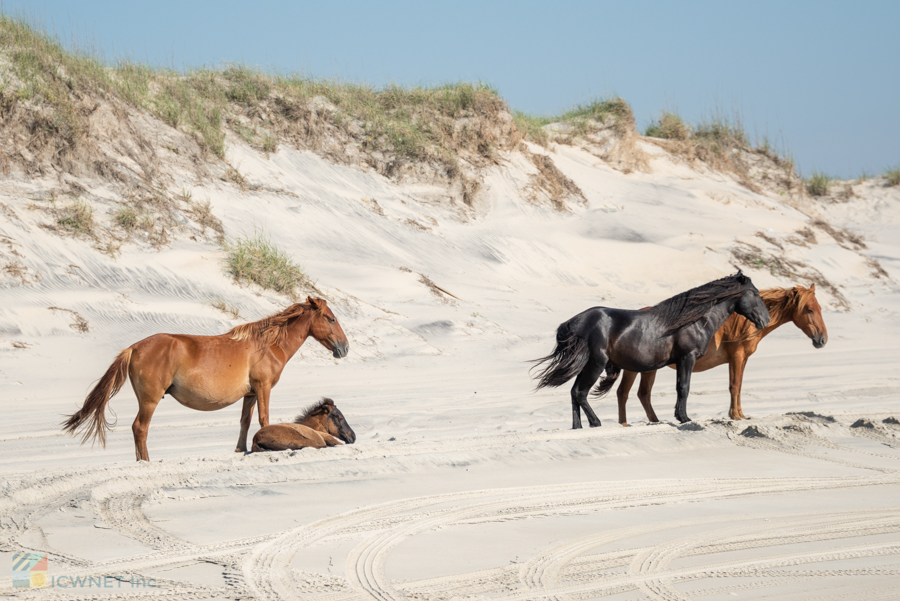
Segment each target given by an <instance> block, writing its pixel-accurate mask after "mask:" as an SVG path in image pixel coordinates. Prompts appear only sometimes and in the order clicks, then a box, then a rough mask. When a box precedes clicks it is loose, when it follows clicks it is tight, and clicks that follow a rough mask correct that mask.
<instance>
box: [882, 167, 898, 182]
mask: <svg viewBox="0 0 900 601" xmlns="http://www.w3.org/2000/svg"><path fill="white" fill-rule="evenodd" d="M884 177H885V179H886V180H887V185H888V186H898V185H900V167H897V168H896V169H888V170H887V171H885V172H884Z"/></svg>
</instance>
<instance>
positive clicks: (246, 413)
mask: <svg viewBox="0 0 900 601" xmlns="http://www.w3.org/2000/svg"><path fill="white" fill-rule="evenodd" d="M254 405H256V396H255V395H247V396H245V397H244V408H243V409H242V410H241V433H240V435H238V442H237V447H236V448H235V449H234V452H235V453H246V452H247V432H248V431H249V430H250V420H251V419H253V406H254Z"/></svg>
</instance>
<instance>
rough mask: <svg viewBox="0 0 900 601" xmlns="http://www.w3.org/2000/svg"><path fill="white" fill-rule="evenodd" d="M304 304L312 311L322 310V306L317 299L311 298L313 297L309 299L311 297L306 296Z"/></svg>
mask: <svg viewBox="0 0 900 601" xmlns="http://www.w3.org/2000/svg"><path fill="white" fill-rule="evenodd" d="M306 302H308V303H309V306H310V307H312V308H313V310H315V311H321V310H322V305H321V303H320V302H319V299H317V298H313V297H311V296H307V297H306Z"/></svg>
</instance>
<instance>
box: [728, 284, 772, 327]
mask: <svg viewBox="0 0 900 601" xmlns="http://www.w3.org/2000/svg"><path fill="white" fill-rule="evenodd" d="M736 277H737V279H738V282H739V283H741V284H742V285H743V286H744V292H743V293H742V294H741V295H740V296H739V297H738V300H737V305H735V308H734V312H735V313H737V314H738V315H743V316H744V317H746V318H747V319H749V320H750V322H751V323H752V324H753V325H755V326H756V328H757V329H759V330H761V329H763V328H764V327H766V326H767V325H769V310H768V309H767V308H766V304H765V303H764V302H763V300H762V298H761V297H760V296H759V290H757V289H756V286H754V285H753V282H751V281H750V278H748V277H747V276H745V275H744V274H743V273H741V272H740V271H738V272H737V276H736Z"/></svg>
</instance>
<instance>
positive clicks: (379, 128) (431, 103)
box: [0, 15, 506, 159]
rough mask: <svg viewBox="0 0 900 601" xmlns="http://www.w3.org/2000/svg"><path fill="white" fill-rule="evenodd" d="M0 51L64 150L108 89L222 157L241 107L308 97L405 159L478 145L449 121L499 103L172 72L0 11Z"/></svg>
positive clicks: (299, 109)
mask: <svg viewBox="0 0 900 601" xmlns="http://www.w3.org/2000/svg"><path fill="white" fill-rule="evenodd" d="M0 52H2V53H3V54H6V55H7V56H8V57H9V65H10V68H11V70H12V71H13V72H14V74H15V76H16V78H17V80H18V82H17V85H16V86H15V91H14V94H12V97H11V98H10V101H11V102H30V103H33V104H35V105H40V106H42V107H45V108H46V109H48V111H46V113H47V115H46V118H45V122H44V123H42V124H40V128H41V129H43V130H46V131H47V132H48V133H49V134H51V135H52V136H54V137H55V138H57V139H59V140H62V141H64V142H65V143H66V144H67V145H69V146H74V145H75V144H77V142H78V140H79V138H80V137H81V136H82V135H84V133H85V132H86V129H87V120H86V117H85V116H84V115H83V114H82V113H83V111H82V110H81V107H80V106H79V102H81V101H82V100H81V97H83V96H85V95H96V96H99V97H106V96H107V95H110V94H112V95H115V96H117V97H119V98H121V99H122V100H124V101H126V102H128V103H129V104H131V105H133V106H135V107H138V108H140V109H143V110H147V111H149V112H150V113H152V114H153V115H155V116H156V117H158V118H160V119H161V120H162V121H164V122H165V123H167V124H169V125H170V126H172V127H175V128H178V129H180V130H182V131H185V132H186V133H189V134H191V135H193V136H194V138H195V139H196V140H197V142H198V144H199V145H200V146H201V147H202V148H203V149H205V150H207V151H209V152H212V153H213V154H215V155H216V156H218V157H223V156H224V150H225V147H224V142H225V126H226V121H227V120H228V118H229V117H230V116H233V115H235V114H237V113H240V112H241V111H249V112H251V113H252V114H254V115H263V116H264V119H269V120H272V119H284V120H285V121H287V122H290V121H299V120H302V119H303V118H305V117H306V116H308V114H309V111H310V109H309V107H308V106H307V105H308V101H310V100H312V99H313V98H315V97H322V98H324V99H326V100H327V101H328V102H330V103H331V104H332V105H334V106H335V107H336V108H337V114H334V115H330V118H331V119H333V121H334V123H335V124H337V125H339V126H344V127H347V128H349V127H350V124H351V123H353V122H355V123H356V125H357V126H358V127H359V128H361V130H362V135H363V137H364V140H365V144H366V145H367V146H368V149H370V150H388V151H391V152H395V153H397V154H398V155H400V156H402V157H405V158H409V159H423V158H441V157H444V156H446V155H448V154H451V155H452V154H454V148H455V147H456V146H458V145H459V144H460V143H462V144H467V143H471V144H470V145H471V146H473V148H479V147H480V148H481V149H482V150H483V149H484V146H485V144H484V141H483V140H480V139H478V138H479V135H478V132H474V134H473V132H470V131H466V130H465V129H464V130H463V131H459V130H458V128H456V129H455V128H454V123H453V121H454V120H456V119H459V118H461V117H466V116H472V115H476V114H479V113H496V112H497V111H498V110H499V109H505V108H506V104H505V102H504V101H503V100H502V99H501V98H500V97H499V95H498V94H497V91H496V90H495V89H493V88H491V87H490V86H488V85H485V84H482V83H466V82H461V83H450V84H442V85H437V86H431V87H422V86H417V87H401V86H397V85H388V86H384V87H380V88H378V87H374V86H370V85H367V84H361V83H346V82H341V81H332V80H324V79H316V78H311V77H305V76H302V75H283V74H278V73H270V72H264V71H261V70H259V69H254V68H251V67H248V66H244V65H229V66H226V67H224V68H220V69H210V68H199V69H189V70H186V71H184V72H178V71H173V70H171V69H166V68H158V67H151V66H148V65H145V64H141V63H136V62H133V61H129V60H117V61H113V62H108V61H104V60H102V59H101V58H100V57H99V56H98V55H97V54H96V53H93V52H90V51H87V50H83V49H79V48H72V49H68V48H65V47H64V46H63V45H62V44H61V43H60V42H59V41H58V40H57V39H55V38H53V37H52V36H50V35H48V34H46V33H45V32H44V31H42V30H41V29H40V28H39V27H36V26H33V25H31V24H29V23H27V22H26V21H24V20H22V19H16V18H12V17H9V16H5V15H4V16H0ZM3 94H4V96H6V95H8V94H9V92H8V91H3ZM267 105H270V106H267ZM265 109H274V110H265ZM41 114H43V112H42V113H41ZM236 127H237V126H236ZM245 133H246V132H245ZM262 146H263V147H264V148H265V150H266V152H273V151H274V150H275V149H276V148H277V141H276V140H275V139H274V138H272V137H271V136H270V135H265V136H263V137H262Z"/></svg>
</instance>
